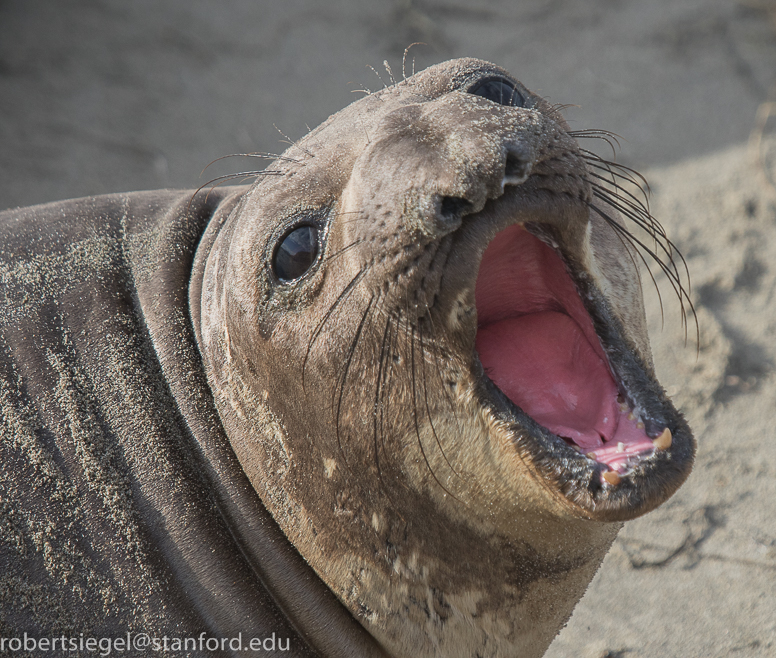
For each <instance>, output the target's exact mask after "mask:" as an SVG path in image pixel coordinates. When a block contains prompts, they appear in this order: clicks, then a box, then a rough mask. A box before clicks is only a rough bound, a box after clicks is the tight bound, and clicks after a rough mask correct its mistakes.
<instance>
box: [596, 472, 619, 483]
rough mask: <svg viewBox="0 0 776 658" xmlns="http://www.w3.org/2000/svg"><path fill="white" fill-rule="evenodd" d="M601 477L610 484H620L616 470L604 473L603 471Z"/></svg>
mask: <svg viewBox="0 0 776 658" xmlns="http://www.w3.org/2000/svg"><path fill="white" fill-rule="evenodd" d="M601 477H602V478H603V479H604V480H606V481H607V482H608V483H609V484H611V485H612V486H616V485H618V484H620V480H622V478H621V477H620V474H619V473H618V472H617V471H606V473H604V474H603V475H602V476H601Z"/></svg>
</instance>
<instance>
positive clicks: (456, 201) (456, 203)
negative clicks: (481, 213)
mask: <svg viewBox="0 0 776 658" xmlns="http://www.w3.org/2000/svg"><path fill="white" fill-rule="evenodd" d="M471 209H472V203H471V201H467V200H466V199H463V198H461V197H458V196H445V197H442V200H441V202H440V203H439V213H440V214H441V215H442V219H444V220H445V221H446V222H449V221H453V220H456V219H459V218H460V217H461V215H465V214H466V213H467V212H471Z"/></svg>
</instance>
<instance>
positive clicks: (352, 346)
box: [334, 295, 375, 470]
mask: <svg viewBox="0 0 776 658" xmlns="http://www.w3.org/2000/svg"><path fill="white" fill-rule="evenodd" d="M374 301H375V296H374V295H372V297H370V298H369V303H368V304H367V305H366V309H365V310H364V313H363V315H362V316H361V322H359V323H358V328H357V329H356V334H355V336H354V337H353V340H352V341H351V343H350V347H349V348H348V356H347V358H346V359H345V369H344V371H343V374H342V379H341V380H340V381H341V383H340V387H339V397H338V399H337V412H336V414H335V417H334V427H335V430H336V434H337V448H338V450H339V452H340V454H341V455H342V459H343V461H344V462H345V466H346V468H348V470H350V466H349V465H348V460H347V457H346V456H345V451H344V450H343V448H342V438H341V435H340V416H341V413H342V399H343V397H344V396H345V385H346V384H347V379H348V372H349V371H350V364H351V363H352V362H353V356H354V355H355V353H356V346H357V345H358V341H359V339H360V338H361V332H362V331H363V330H364V325H365V324H366V321H367V318H368V317H369V313H370V312H371V310H372V304H373V303H374Z"/></svg>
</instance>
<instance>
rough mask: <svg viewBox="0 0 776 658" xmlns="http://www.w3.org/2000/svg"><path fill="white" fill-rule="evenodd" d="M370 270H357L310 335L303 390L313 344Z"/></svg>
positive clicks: (303, 367)
mask: <svg viewBox="0 0 776 658" xmlns="http://www.w3.org/2000/svg"><path fill="white" fill-rule="evenodd" d="M368 270H369V266H368V265H367V266H364V267H362V268H361V269H360V270H359V271H358V272H356V275H355V276H354V277H353V278H352V279H351V280H350V283H348V284H347V285H346V286H345V287H344V288H343V289H342V291H341V292H340V294H339V295H337V299H335V300H334V302H333V303H332V305H331V306H329V309H328V310H327V311H326V313H325V314H324V316H323V318H322V319H321V321H320V322H319V323H318V325H317V326H316V327H315V329H314V330H313V333H312V335H311V336H310V340H309V341H308V343H307V352H306V353H305V355H304V361H302V390H303V391H304V390H305V372H306V369H307V360H308V359H309V358H310V352H311V351H312V348H313V344H314V343H315V341H316V340H317V339H318V336H320V334H321V331H322V330H323V327H324V325H325V324H326V322H327V321H328V320H329V318H330V317H331V316H332V314H333V313H334V311H335V310H336V309H337V307H338V306H339V305H340V304H341V303H342V301H344V300H346V299H347V298H348V297H349V296H350V294H351V293H352V292H353V290H354V289H355V287H356V285H357V284H358V282H359V281H361V279H362V278H363V277H364V275H365V274H366V273H367V271H368Z"/></svg>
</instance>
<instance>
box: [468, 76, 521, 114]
mask: <svg viewBox="0 0 776 658" xmlns="http://www.w3.org/2000/svg"><path fill="white" fill-rule="evenodd" d="M469 93H470V94H474V95H475V96H482V97H483V98H487V99H488V100H489V101H493V102H494V103H499V104H500V105H509V106H512V107H525V98H523V95H522V94H521V93H520V92H519V91H518V90H517V89H515V85H513V84H512V83H511V82H510V81H509V80H506V79H504V78H491V79H490V80H484V81H483V82H478V83H477V84H475V85H474V86H473V87H471V89H469Z"/></svg>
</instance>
